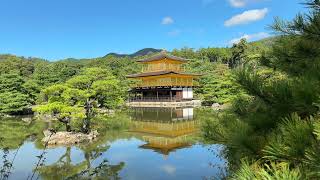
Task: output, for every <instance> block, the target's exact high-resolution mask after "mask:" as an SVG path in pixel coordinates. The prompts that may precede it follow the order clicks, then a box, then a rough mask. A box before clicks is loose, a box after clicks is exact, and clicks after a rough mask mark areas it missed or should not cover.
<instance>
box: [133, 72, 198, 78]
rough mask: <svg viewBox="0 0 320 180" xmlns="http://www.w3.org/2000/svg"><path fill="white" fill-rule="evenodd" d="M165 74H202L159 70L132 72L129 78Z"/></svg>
mask: <svg viewBox="0 0 320 180" xmlns="http://www.w3.org/2000/svg"><path fill="white" fill-rule="evenodd" d="M165 74H181V75H191V76H201V75H200V74H189V73H180V72H175V71H157V72H146V73H140V74H131V75H128V76H127V77H128V78H135V77H146V76H158V75H165Z"/></svg>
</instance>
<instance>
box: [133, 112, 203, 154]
mask: <svg viewBox="0 0 320 180" xmlns="http://www.w3.org/2000/svg"><path fill="white" fill-rule="evenodd" d="M131 117H132V120H133V121H132V124H133V125H132V128H131V131H132V132H135V133H138V134H139V135H140V136H141V138H142V140H144V141H146V142H147V143H146V144H144V145H142V146H141V148H144V149H153V150H155V151H157V152H159V153H161V154H164V155H168V154H169V153H170V152H172V151H175V150H176V149H180V148H184V147H188V146H190V145H191V143H190V137H191V135H193V134H194V133H195V132H197V131H198V128H199V122H198V121H196V120H195V119H194V113H193V108H178V109H177V108H134V109H131Z"/></svg>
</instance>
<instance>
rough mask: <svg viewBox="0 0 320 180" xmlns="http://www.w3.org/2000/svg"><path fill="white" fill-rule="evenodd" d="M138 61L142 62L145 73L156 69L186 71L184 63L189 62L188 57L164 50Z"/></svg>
mask: <svg viewBox="0 0 320 180" xmlns="http://www.w3.org/2000/svg"><path fill="white" fill-rule="evenodd" d="M138 62H139V63H141V64H142V72H143V73H145V72H156V71H175V72H184V71H185V68H184V67H183V66H182V65H183V64H184V63H186V62H187V59H184V58H181V57H176V56H172V55H169V54H167V53H166V52H165V51H162V52H161V53H159V54H158V55H155V56H151V57H148V58H145V59H142V60H139V61H138Z"/></svg>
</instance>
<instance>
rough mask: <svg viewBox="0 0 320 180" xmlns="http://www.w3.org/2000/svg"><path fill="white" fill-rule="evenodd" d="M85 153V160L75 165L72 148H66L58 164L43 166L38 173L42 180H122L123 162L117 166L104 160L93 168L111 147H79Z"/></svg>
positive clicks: (101, 145) (97, 145)
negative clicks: (120, 174)
mask: <svg viewBox="0 0 320 180" xmlns="http://www.w3.org/2000/svg"><path fill="white" fill-rule="evenodd" d="M79 148H80V149H81V150H82V151H83V153H84V160H83V161H82V162H80V163H77V164H73V163H72V160H71V147H67V148H66V152H65V153H64V154H63V155H62V156H61V157H60V158H59V159H58V161H57V162H55V163H53V164H51V165H47V166H41V167H39V168H38V173H39V176H40V177H41V179H45V180H51V179H52V180H56V179H120V177H119V171H120V170H121V169H122V168H123V167H124V165H125V164H124V163H123V162H121V163H119V164H116V165H110V164H109V162H108V161H107V160H103V161H102V162H101V163H100V164H99V165H97V166H93V164H95V163H94V161H95V160H97V159H98V158H99V157H100V156H101V155H102V154H103V152H105V151H107V150H108V148H109V146H108V145H106V144H100V145H99V142H96V143H91V144H87V145H83V146H80V147H79Z"/></svg>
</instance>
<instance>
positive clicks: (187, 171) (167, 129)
mask: <svg viewBox="0 0 320 180" xmlns="http://www.w3.org/2000/svg"><path fill="white" fill-rule="evenodd" d="M126 113H128V114H129V116H128V117H129V118H130V122H131V123H130V128H129V131H117V132H115V131H110V132H107V133H106V134H105V135H103V136H102V137H100V138H99V139H98V140H97V141H95V142H93V143H90V144H82V145H78V146H70V147H61V146H60V147H49V148H44V147H43V145H42V143H41V142H40V139H41V138H40V137H41V135H40V134H41V133H42V130H44V129H45V128H46V127H47V125H46V124H45V123H39V122H32V123H31V124H29V123H26V122H23V121H21V120H12V119H11V120H1V121H0V148H1V150H0V158H1V161H0V179H7V177H8V179H13V180H20V179H21V180H22V179H45V180H46V179H50V180H51V179H52V180H58V179H129V180H130V179H132V180H135V179H137V180H143V179H148V180H149V179H155V180H156V179H159V180H164V179H212V178H214V179H220V178H221V177H222V176H223V175H225V174H226V164H227V163H226V160H225V159H223V158H222V157H221V153H222V151H223V146H222V145H216V144H213V145H208V144H203V143H201V138H199V131H200V121H199V120H198V116H199V115H201V114H197V113H201V112H197V111H196V110H194V109H193V108H180V109H165V108H161V109H160V108H137V109H130V110H129V112H126ZM28 124H29V125H28ZM11 164H12V167H11V166H10V165H11Z"/></svg>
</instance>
